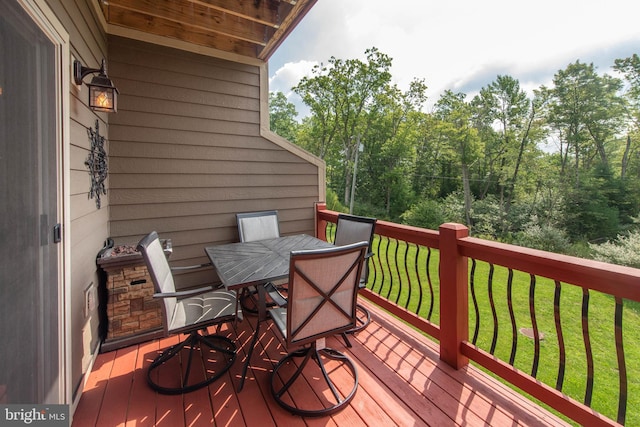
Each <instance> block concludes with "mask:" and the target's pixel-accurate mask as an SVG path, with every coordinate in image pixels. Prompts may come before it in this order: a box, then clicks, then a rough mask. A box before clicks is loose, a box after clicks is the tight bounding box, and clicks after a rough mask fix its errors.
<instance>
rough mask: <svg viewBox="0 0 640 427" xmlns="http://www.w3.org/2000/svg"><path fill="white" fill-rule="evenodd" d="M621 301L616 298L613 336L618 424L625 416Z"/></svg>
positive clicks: (625, 382)
mask: <svg viewBox="0 0 640 427" xmlns="http://www.w3.org/2000/svg"><path fill="white" fill-rule="evenodd" d="M623 308H624V305H623V300H622V298H620V297H616V312H615V327H616V331H615V335H616V354H617V356H618V372H619V376H620V394H619V398H618V399H619V400H618V422H619V423H620V424H624V422H625V419H626V416H627V364H626V362H625V358H624V345H623V342H622V312H623Z"/></svg>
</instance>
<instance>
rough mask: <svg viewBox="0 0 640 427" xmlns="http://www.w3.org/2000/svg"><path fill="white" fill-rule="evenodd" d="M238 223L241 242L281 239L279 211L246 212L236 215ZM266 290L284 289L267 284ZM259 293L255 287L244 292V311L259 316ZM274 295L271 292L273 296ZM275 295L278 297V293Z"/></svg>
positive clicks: (241, 298) (241, 300)
mask: <svg viewBox="0 0 640 427" xmlns="http://www.w3.org/2000/svg"><path fill="white" fill-rule="evenodd" d="M236 221H237V224H238V237H239V238H240V241H241V242H254V241H256V240H264V239H273V238H276V237H280V223H279V221H278V211H259V212H246V213H239V214H236ZM263 286H265V287H266V289H271V290H273V289H277V288H278V287H279V288H280V290H283V289H284V287H283V285H282V284H280V285H279V286H278V287H276V285H274V284H273V283H267V284H265V285H263ZM257 293H258V291H257V289H256V288H255V286H250V287H247V288H245V289H244V290H243V292H242V295H241V296H240V305H241V306H242V309H243V310H244V311H245V312H247V313H251V314H257V313H258V310H257V308H256V307H255V304H256V294H257ZM272 293H273V291H272V292H270V293H269V294H270V295H271V294H272ZM274 295H278V293H277V292H276V293H275V294H274ZM276 298H277V296H276ZM278 302H282V301H281V300H278V301H276V302H270V303H269V306H273V305H274V304H278Z"/></svg>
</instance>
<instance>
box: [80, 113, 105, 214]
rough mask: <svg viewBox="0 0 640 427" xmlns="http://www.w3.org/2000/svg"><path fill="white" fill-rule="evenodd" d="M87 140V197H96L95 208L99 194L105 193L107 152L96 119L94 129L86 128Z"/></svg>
mask: <svg viewBox="0 0 640 427" xmlns="http://www.w3.org/2000/svg"><path fill="white" fill-rule="evenodd" d="M87 134H88V135H89V141H90V142H91V150H90V151H89V157H87V160H85V162H84V164H85V165H86V166H87V168H89V176H90V177H91V188H90V189H89V198H91V199H93V198H94V197H95V199H96V208H98V209H100V196H101V195H103V194H105V195H106V194H107V190H106V189H105V187H104V182H105V181H106V180H107V175H108V169H109V168H108V166H107V152H106V151H105V149H104V143H105V141H106V140H105V138H104V136H101V135H100V132H99V128H98V120H96V130H95V131H94V130H93V129H91V128H87Z"/></svg>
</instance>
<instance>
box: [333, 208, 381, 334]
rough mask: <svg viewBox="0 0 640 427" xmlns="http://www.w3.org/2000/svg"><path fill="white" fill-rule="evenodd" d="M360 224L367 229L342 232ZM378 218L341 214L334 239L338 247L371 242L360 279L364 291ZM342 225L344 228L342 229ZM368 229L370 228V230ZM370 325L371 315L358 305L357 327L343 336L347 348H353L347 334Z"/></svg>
mask: <svg viewBox="0 0 640 427" xmlns="http://www.w3.org/2000/svg"><path fill="white" fill-rule="evenodd" d="M350 222H351V223H358V224H362V225H364V226H365V228H361V229H360V230H358V231H357V232H355V233H349V232H344V231H341V230H345V226H347V224H349V223H350ZM376 222H377V219H376V218H370V217H364V216H357V215H348V214H339V215H338V220H337V222H336V234H335V239H334V244H336V245H345V244H349V243H355V242H357V241H359V240H367V241H368V242H369V246H368V248H367V254H366V256H365V264H364V266H363V267H362V276H361V278H360V284H359V288H360V289H363V288H365V287H366V285H367V279H368V277H369V268H368V265H367V264H368V262H369V258H370V257H372V256H373V252H371V247H372V244H373V236H374V234H375V228H376ZM340 224H342V227H340ZM366 228H369V229H368V230H367V229H366ZM369 323H371V313H369V310H367V308H366V307H364V306H363V305H362V304H356V326H355V327H354V328H352V329H350V330H348V331H346V332H344V333H343V334H342V337H343V339H344V342H345V345H346V346H347V347H351V341H349V338H348V337H347V334H354V333H356V332H358V331H361V330H363V329H364V328H366V327H367V326H368V325H369Z"/></svg>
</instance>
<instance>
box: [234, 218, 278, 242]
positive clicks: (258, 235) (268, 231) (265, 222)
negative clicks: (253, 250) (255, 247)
mask: <svg viewBox="0 0 640 427" xmlns="http://www.w3.org/2000/svg"><path fill="white" fill-rule="evenodd" d="M236 221H237V222H238V237H239V238H240V241H241V242H254V241H256V240H264V239H272V238H276V237H280V225H279V223H278V211H261V212H247V213H239V214H236Z"/></svg>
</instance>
